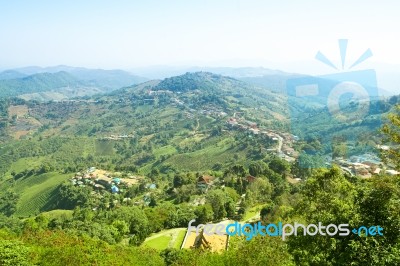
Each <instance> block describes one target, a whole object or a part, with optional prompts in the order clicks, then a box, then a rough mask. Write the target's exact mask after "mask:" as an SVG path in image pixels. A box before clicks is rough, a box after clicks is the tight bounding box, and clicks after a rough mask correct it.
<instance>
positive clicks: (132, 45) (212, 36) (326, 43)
mask: <svg viewBox="0 0 400 266" xmlns="http://www.w3.org/2000/svg"><path fill="white" fill-rule="evenodd" d="M349 2H351V3H349ZM399 11H400V2H399V1H394V0H393V1H382V0H381V1H368V0H364V1H342V0H334V1H294V0H293V1H287V0H281V1H266V0H264V1H252V0H250V1H249V0H247V1H234V0H229V1H224V0H223V1H218V0H214V1H189V0H186V1H185V0H181V1H174V0H169V1H161V0H159V1H155V0H146V1H100V0H96V1H78V0H77V1H72V0H71V1H54V0H53V1H40V0H38V1H33V0H32V1H18V0H14V1H6V0H0V21H1V25H2V26H1V27H0V38H1V39H0V68H3V69H4V68H11V67H20V66H27V65H39V66H50V65H59V64H65V65H72V66H85V67H101V68H125V69H129V68H133V67H140V66H149V65H209V66H217V65H232V66H238V65H242V66H244V65H252V66H265V67H271V66H279V65H282V66H283V65H284V64H287V62H294V61H297V62H299V61H300V62H301V61H310V60H313V57H314V56H315V54H316V52H317V51H318V50H321V51H322V52H323V53H324V54H326V55H327V56H328V57H329V58H331V59H332V60H334V61H335V62H338V60H339V58H340V57H339V51H338V47H337V39H339V38H348V39H349V49H348V62H349V64H351V63H352V62H353V61H354V60H355V59H356V58H357V57H358V56H359V55H361V54H362V53H363V52H364V51H365V50H366V49H367V48H371V50H372V51H373V53H374V57H373V58H372V59H371V60H373V61H375V62H385V63H390V64H399V63H400V52H399V49H400V29H399V28H398V25H400V15H399ZM297 64H299V63H297ZM317 64H319V63H317Z"/></svg>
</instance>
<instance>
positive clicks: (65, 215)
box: [41, 210, 74, 220]
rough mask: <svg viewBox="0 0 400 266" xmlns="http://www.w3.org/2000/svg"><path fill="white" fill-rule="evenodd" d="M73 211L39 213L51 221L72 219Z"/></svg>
mask: <svg viewBox="0 0 400 266" xmlns="http://www.w3.org/2000/svg"><path fill="white" fill-rule="evenodd" d="M73 213H74V211H72V210H52V211H48V212H43V213H41V214H42V215H43V216H45V217H46V218H48V219H49V220H52V219H63V218H64V219H70V218H72V214H73Z"/></svg>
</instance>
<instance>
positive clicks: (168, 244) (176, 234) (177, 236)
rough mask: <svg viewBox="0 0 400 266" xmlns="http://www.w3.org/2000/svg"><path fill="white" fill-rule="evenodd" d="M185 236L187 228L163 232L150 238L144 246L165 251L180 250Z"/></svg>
mask: <svg viewBox="0 0 400 266" xmlns="http://www.w3.org/2000/svg"><path fill="white" fill-rule="evenodd" d="M185 234H186V228H174V229H168V230H163V231H161V232H158V233H156V234H154V235H152V236H150V237H148V238H147V239H146V240H145V242H144V243H143V245H144V246H147V247H151V248H154V249H157V250H163V249H166V248H175V249H180V248H181V245H182V242H183V239H184V238H185Z"/></svg>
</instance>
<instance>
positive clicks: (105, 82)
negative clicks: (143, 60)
mask: <svg viewBox="0 0 400 266" xmlns="http://www.w3.org/2000/svg"><path fill="white" fill-rule="evenodd" d="M147 80H148V79H146V78H143V77H139V76H135V75H133V74H131V73H129V72H126V71H123V70H103V69H87V68H80V67H69V66H55V67H47V68H41V67H25V68H18V69H13V70H6V71H3V72H0V97H10V96H21V95H25V94H35V95H34V96H35V97H34V98H35V99H36V98H37V96H38V95H36V94H37V93H43V92H53V93H54V92H56V93H60V94H61V95H64V96H65V97H71V96H84V95H92V94H95V93H102V92H108V91H111V90H115V89H118V88H121V87H125V86H130V85H133V84H138V83H142V82H144V81H147ZM28 96H30V95H28ZM30 98H31V97H28V99H30ZM39 98H40V97H39Z"/></svg>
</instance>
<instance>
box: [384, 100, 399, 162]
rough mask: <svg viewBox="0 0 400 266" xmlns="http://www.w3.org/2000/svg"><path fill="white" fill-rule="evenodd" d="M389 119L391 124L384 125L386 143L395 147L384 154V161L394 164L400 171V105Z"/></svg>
mask: <svg viewBox="0 0 400 266" xmlns="http://www.w3.org/2000/svg"><path fill="white" fill-rule="evenodd" d="M388 118H389V121H390V124H386V125H384V126H383V128H382V132H383V133H384V134H385V135H386V139H385V141H386V142H389V143H392V144H394V145H392V146H391V147H390V149H389V150H387V151H383V152H382V159H383V160H384V162H385V163H390V164H393V165H394V167H396V168H397V169H400V148H399V147H400V105H397V106H396V108H395V112H394V113H392V114H390V115H389V117H388Z"/></svg>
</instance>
